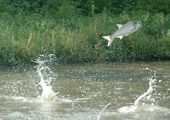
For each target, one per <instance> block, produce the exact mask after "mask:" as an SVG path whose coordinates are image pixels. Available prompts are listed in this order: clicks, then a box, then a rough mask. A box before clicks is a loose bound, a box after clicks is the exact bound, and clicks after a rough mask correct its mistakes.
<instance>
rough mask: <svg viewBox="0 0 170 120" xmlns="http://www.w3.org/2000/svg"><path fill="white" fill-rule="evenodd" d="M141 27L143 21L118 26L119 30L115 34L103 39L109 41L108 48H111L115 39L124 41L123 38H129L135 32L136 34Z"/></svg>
mask: <svg viewBox="0 0 170 120" xmlns="http://www.w3.org/2000/svg"><path fill="white" fill-rule="evenodd" d="M140 25H141V21H132V22H128V23H126V24H124V25H121V24H117V27H118V28H119V29H118V30H117V31H116V32H115V33H114V34H112V35H110V36H103V38H105V39H107V40H108V44H107V46H109V45H110V44H111V43H112V41H113V39H114V38H120V39H122V38H123V36H127V35H129V34H131V33H133V32H135V31H136V30H137V29H138V28H139V27H140Z"/></svg>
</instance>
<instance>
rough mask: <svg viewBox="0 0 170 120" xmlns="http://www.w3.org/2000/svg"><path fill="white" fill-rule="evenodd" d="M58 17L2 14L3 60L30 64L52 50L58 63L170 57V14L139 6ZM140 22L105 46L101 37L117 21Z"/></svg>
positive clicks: (0, 54)
mask: <svg viewBox="0 0 170 120" xmlns="http://www.w3.org/2000/svg"><path fill="white" fill-rule="evenodd" d="M57 15H58V17H56V16H55V17H49V16H48V15H44V14H43V15H41V14H39V13H29V14H28V13H26V12H22V11H20V12H18V13H17V14H15V15H11V14H9V13H8V12H3V13H1V14H0V64H1V65H16V64H28V63H31V62H32V60H34V59H36V58H38V57H39V56H40V55H41V54H54V56H55V57H56V59H57V61H56V62H62V63H63V62H66V63H75V62H76V63H77V62H98V61H134V60H154V59H156V58H157V57H159V59H160V60H167V59H170V22H169V21H170V15H168V14H167V15H165V14H163V13H150V12H148V11H143V10H138V11H132V12H127V11H123V12H122V13H121V14H117V15H116V14H112V13H110V12H108V11H106V10H103V12H102V13H98V14H95V12H94V11H93V7H92V9H91V15H89V16H83V15H76V14H75V15H71V13H67V14H66V13H61V11H60V12H58V14H57ZM135 20H140V21H141V22H142V26H141V28H140V29H139V30H138V31H136V32H135V33H133V34H130V35H129V36H126V37H124V38H123V39H122V40H120V39H117V38H116V39H115V40H114V41H113V43H112V44H111V46H109V47H107V41H106V40H104V39H102V36H103V35H109V34H112V33H113V32H114V31H116V30H117V29H118V28H117V26H116V24H117V23H120V24H125V23H126V22H129V21H135Z"/></svg>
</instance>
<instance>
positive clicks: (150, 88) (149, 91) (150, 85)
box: [135, 78, 156, 105]
mask: <svg viewBox="0 0 170 120" xmlns="http://www.w3.org/2000/svg"><path fill="white" fill-rule="evenodd" d="M155 81H156V79H152V78H150V80H149V89H148V91H147V92H145V93H144V94H143V95H141V96H139V97H138V98H137V99H136V100H135V105H139V101H140V100H141V99H142V98H144V97H145V96H147V95H149V94H151V93H152V91H153V87H152V84H153V83H155Z"/></svg>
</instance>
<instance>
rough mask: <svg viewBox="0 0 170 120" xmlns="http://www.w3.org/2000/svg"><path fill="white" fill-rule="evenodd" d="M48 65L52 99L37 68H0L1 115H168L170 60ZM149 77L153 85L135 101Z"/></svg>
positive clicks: (46, 118)
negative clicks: (44, 94) (44, 95)
mask: <svg viewBox="0 0 170 120" xmlns="http://www.w3.org/2000/svg"><path fill="white" fill-rule="evenodd" d="M49 67H50V68H51V71H52V72H53V76H46V78H45V79H47V80H48V79H50V77H52V78H53V79H52V81H51V83H50V84H51V86H52V90H53V91H54V92H55V93H58V92H59V93H58V94H57V95H56V97H57V99H55V100H53V101H43V100H42V99H41V98H40V96H41V94H42V88H41V86H40V85H39V84H38V83H39V82H40V76H39V75H38V73H37V71H36V68H33V67H32V68H6V69H5V68H3V69H1V70H0V71H1V72H0V119H2V120H3V119H5V120H6V119H7V120H8V119H9V120H16V119H21V120H23V119H24V120H40V119H42V120H170V62H146V63H142V62H139V63H98V64H81V65H80V64H79V65H51V66H49ZM54 74H55V75H54ZM48 77H49V78H48ZM151 80H155V82H154V83H153V84H152V89H153V90H152V91H150V92H149V93H148V94H147V95H146V96H145V97H143V98H142V99H140V100H139V101H138V105H134V103H135V100H137V98H138V97H140V96H141V95H142V94H144V93H146V92H147V90H148V88H149V82H150V81H151Z"/></svg>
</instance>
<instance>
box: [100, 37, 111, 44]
mask: <svg viewBox="0 0 170 120" xmlns="http://www.w3.org/2000/svg"><path fill="white" fill-rule="evenodd" d="M102 38H104V39H106V40H108V44H107V46H109V45H110V44H111V43H112V41H113V40H112V39H111V38H110V36H103V37H102Z"/></svg>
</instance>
